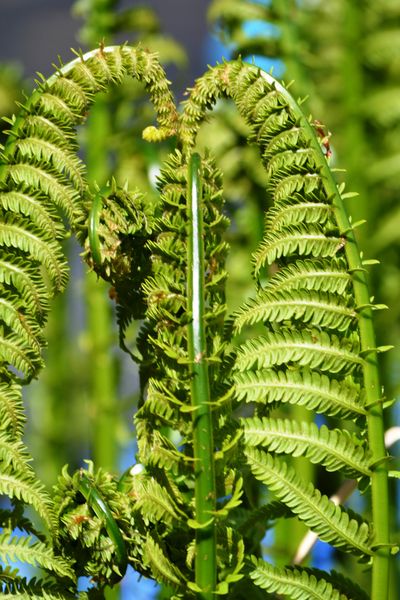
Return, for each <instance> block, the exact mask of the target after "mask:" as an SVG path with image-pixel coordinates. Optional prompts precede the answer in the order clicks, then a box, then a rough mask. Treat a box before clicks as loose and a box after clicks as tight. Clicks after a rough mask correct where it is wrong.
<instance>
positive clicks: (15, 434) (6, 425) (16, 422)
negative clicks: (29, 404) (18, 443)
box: [0, 371, 26, 440]
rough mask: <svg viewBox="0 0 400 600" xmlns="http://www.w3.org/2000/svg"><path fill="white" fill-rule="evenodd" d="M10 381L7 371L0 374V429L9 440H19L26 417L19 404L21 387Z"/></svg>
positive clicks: (20, 403)
mask: <svg viewBox="0 0 400 600" xmlns="http://www.w3.org/2000/svg"><path fill="white" fill-rule="evenodd" d="M10 379H11V375H10V373H9V371H7V372H4V371H3V372H1V382H0V429H1V430H2V431H7V434H8V435H9V436H10V438H11V439H13V440H19V439H20V437H21V436H22V433H23V427H24V423H25V419H26V417H25V414H24V409H23V406H22V402H21V386H20V385H18V384H17V383H15V382H13V381H10Z"/></svg>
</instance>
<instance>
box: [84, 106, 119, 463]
mask: <svg viewBox="0 0 400 600" xmlns="http://www.w3.org/2000/svg"><path fill="white" fill-rule="evenodd" d="M87 131H88V133H87V149H86V152H87V173H88V179H89V181H92V182H93V181H96V183H97V184H98V185H100V186H102V185H103V184H104V183H105V182H106V180H107V178H108V176H109V165H108V156H107V138H108V135H109V132H110V125H109V114H108V106H107V104H106V101H105V99H103V98H98V102H96V104H95V105H94V106H93V108H92V110H91V114H90V119H89V121H88V125H87ZM85 296H86V306H87V311H88V315H87V327H88V332H87V333H88V341H89V352H90V397H91V400H92V405H93V409H92V414H93V417H94V419H93V439H92V444H93V460H94V462H95V463H96V464H97V465H99V466H102V467H103V468H104V469H107V470H113V469H115V467H116V461H117V452H118V449H117V447H116V442H115V433H114V432H115V431H116V428H117V427H116V420H117V414H118V411H117V410H116V404H115V403H116V397H115V394H116V381H115V368H114V364H113V363H114V361H113V358H112V355H111V353H110V348H111V347H112V344H113V342H114V339H113V334H112V316H111V307H110V303H109V300H108V298H107V287H106V286H105V285H104V284H103V283H102V282H101V281H99V280H98V278H97V277H95V276H94V275H93V274H92V273H90V274H88V275H87V277H86V279H85Z"/></svg>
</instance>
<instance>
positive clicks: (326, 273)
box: [267, 259, 351, 295]
mask: <svg viewBox="0 0 400 600" xmlns="http://www.w3.org/2000/svg"><path fill="white" fill-rule="evenodd" d="M350 282H351V278H350V275H349V273H348V272H347V270H346V264H345V262H344V261H343V259H332V260H326V259H325V260H324V261H321V260H312V259H309V260H296V262H295V263H292V264H289V265H287V266H284V267H282V268H281V269H280V270H279V271H278V272H277V273H275V275H274V276H273V277H271V279H270V280H269V281H268V283H267V287H268V288H272V289H274V290H297V289H306V290H314V291H321V292H331V293H333V294H335V293H336V294H339V295H340V294H344V293H345V291H348V289H349V287H350Z"/></svg>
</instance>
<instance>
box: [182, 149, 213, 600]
mask: <svg viewBox="0 0 400 600" xmlns="http://www.w3.org/2000/svg"><path fill="white" fill-rule="evenodd" d="M200 171H201V161H200V156H199V155H198V154H193V156H192V157H191V158H190V161H189V173H188V200H187V201H188V213H189V214H188V216H189V224H190V225H189V242H188V312H189V313H190V314H191V316H192V320H191V322H190V325H189V328H188V353H189V361H190V365H191V375H192V383H191V396H192V405H193V408H194V411H193V454H194V465H195V466H194V468H195V507H196V521H197V523H198V525H199V527H198V529H196V557H195V581H196V584H197V585H198V586H199V588H201V592H198V598H199V600H212V598H213V597H214V590H215V586H216V543H215V524H214V517H213V512H214V511H215V503H216V498H215V473H214V444H213V430H212V415H211V408H210V388H209V379H208V365H207V347H206V332H205V290H204V288H205V282H204V274H205V268H204V247H203V216H202V206H201V197H202V189H201V173H200Z"/></svg>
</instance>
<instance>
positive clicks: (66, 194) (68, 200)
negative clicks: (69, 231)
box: [3, 163, 78, 222]
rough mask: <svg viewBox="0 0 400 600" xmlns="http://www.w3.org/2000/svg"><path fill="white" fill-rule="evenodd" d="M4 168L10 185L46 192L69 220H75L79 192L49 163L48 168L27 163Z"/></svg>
mask: <svg viewBox="0 0 400 600" xmlns="http://www.w3.org/2000/svg"><path fill="white" fill-rule="evenodd" d="M46 164H47V163H46ZM3 168H4V174H5V177H7V178H9V181H10V186H13V185H16V186H22V187H23V188H24V190H29V191H30V190H38V191H39V193H42V194H46V195H47V196H48V197H49V199H50V201H51V202H52V203H53V204H54V206H57V207H59V208H60V209H62V210H63V211H65V214H66V216H67V217H68V219H69V221H71V222H74V220H75V219H76V214H75V213H76V208H75V207H76V205H77V201H78V194H77V192H76V190H75V189H74V188H70V187H68V186H67V185H66V179H65V176H64V175H63V174H62V175H57V173H56V171H55V170H54V168H53V167H51V166H50V165H49V164H47V169H46V170H44V169H43V168H41V167H39V166H37V165H35V164H25V163H19V164H12V165H6V166H5V167H3Z"/></svg>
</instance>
